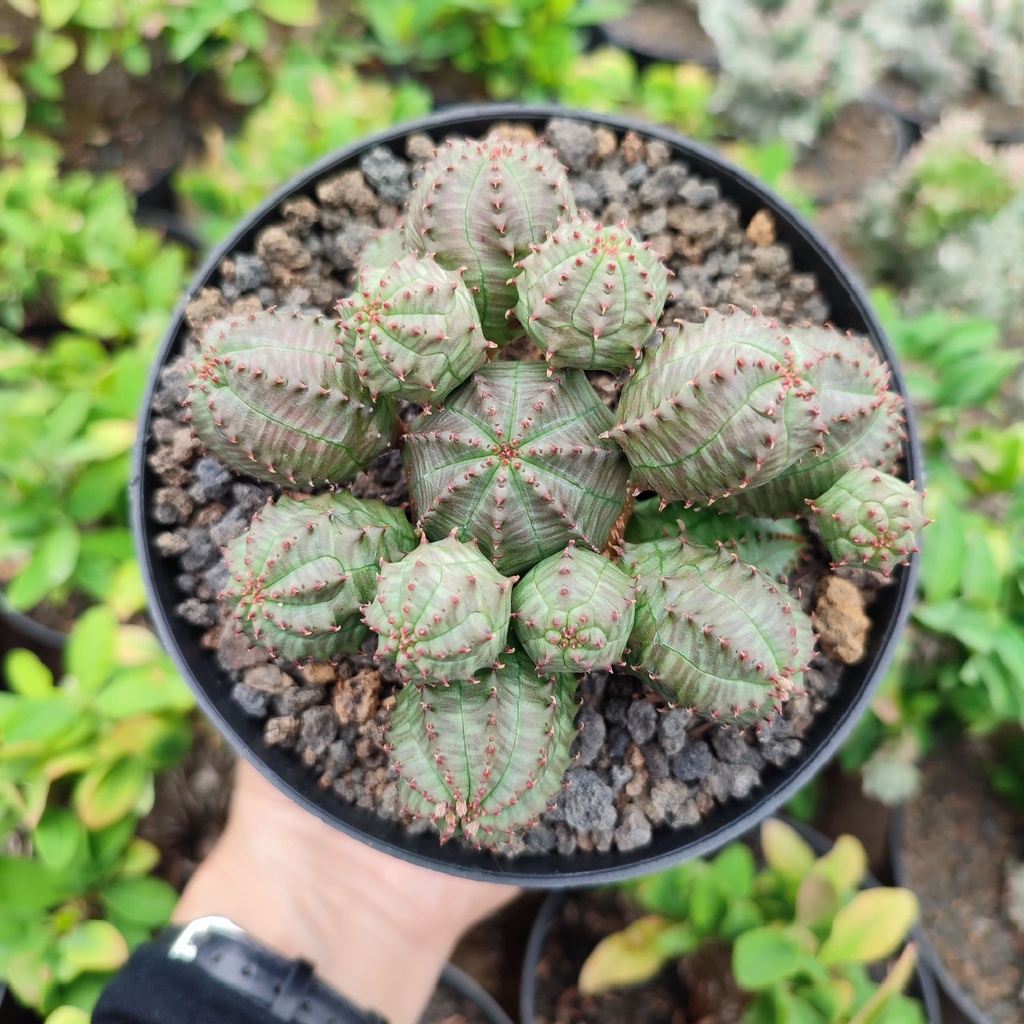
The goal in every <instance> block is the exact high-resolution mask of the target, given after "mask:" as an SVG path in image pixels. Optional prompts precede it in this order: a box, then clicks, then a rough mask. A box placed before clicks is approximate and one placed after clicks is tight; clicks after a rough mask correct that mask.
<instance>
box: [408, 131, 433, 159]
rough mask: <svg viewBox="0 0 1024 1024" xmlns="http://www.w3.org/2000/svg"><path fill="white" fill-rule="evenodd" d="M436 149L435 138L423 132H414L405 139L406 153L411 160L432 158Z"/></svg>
mask: <svg viewBox="0 0 1024 1024" xmlns="http://www.w3.org/2000/svg"><path fill="white" fill-rule="evenodd" d="M436 150H437V146H436V145H434V140H433V139H432V138H431V137H430V136H429V135H425V134H424V133H423V132H414V133H413V134H412V135H410V136H409V137H408V138H407V139H406V140H405V155H406V156H407V157H409V159H410V160H423V161H426V160H430V159H432V158H433V156H434V153H435V151H436Z"/></svg>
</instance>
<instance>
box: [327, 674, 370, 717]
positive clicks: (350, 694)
mask: <svg viewBox="0 0 1024 1024" xmlns="http://www.w3.org/2000/svg"><path fill="white" fill-rule="evenodd" d="M331 701H332V704H333V705H334V713H335V714H336V715H337V716H338V721H339V722H341V724H342V725H352V724H356V725H362V724H363V723H365V722H370V721H372V720H373V716H374V715H375V714H376V712H377V707H378V705H379V704H380V675H379V673H377V672H375V671H374V670H373V669H363V671H362V672H358V673H356V675H354V676H353V677H352V678H351V679H343V680H342V681H341V682H340V683H338V685H337V686H336V687H335V689H334V696H333V697H332V698H331Z"/></svg>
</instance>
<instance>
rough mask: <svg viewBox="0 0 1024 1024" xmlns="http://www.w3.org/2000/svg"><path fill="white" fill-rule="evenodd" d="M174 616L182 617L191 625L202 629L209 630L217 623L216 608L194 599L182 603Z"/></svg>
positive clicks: (175, 610)
mask: <svg viewBox="0 0 1024 1024" xmlns="http://www.w3.org/2000/svg"><path fill="white" fill-rule="evenodd" d="M174 614H175V615H180V616H181V617H182V618H183V619H184V620H185V621H186V622H187V623H188V624H189V625H191V626H199V628H200V629H209V628H210V627H211V626H212V625H214V624H215V623H216V621H217V616H216V614H215V609H214V606H213V605H211V604H207V603H206V602H205V601H199V600H197V599H196V598H194V597H190V598H189V599H188V600H187V601H182V602H181V604H179V605H178V606H177V607H176V608H175V609H174Z"/></svg>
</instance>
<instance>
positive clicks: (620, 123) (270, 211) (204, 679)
mask: <svg viewBox="0 0 1024 1024" xmlns="http://www.w3.org/2000/svg"><path fill="white" fill-rule="evenodd" d="M553 116H572V117H577V118H579V119H581V120H584V121H587V122H589V123H591V124H595V125H607V126H608V127H610V128H611V129H613V130H614V131H617V132H618V133H619V134H620V135H622V134H624V133H625V132H626V131H630V130H635V131H637V132H639V133H640V134H641V135H646V136H647V137H649V138H655V139H660V140H663V141H664V142H665V143H667V144H668V145H669V147H670V148H671V150H672V151H673V154H674V155H676V156H678V157H680V158H682V159H683V160H685V161H686V163H687V164H688V165H689V167H690V169H691V170H692V171H693V172H694V173H697V174H700V175H702V176H704V177H706V178H708V179H713V180H715V181H717V182H718V183H719V185H720V188H721V191H722V194H723V195H724V196H725V197H726V198H728V199H729V200H731V201H732V202H733V203H735V204H736V206H737V207H738V208H739V210H740V214H741V217H742V219H743V221H744V222H746V221H749V220H750V218H751V217H752V216H753V215H754V214H755V213H756V212H757V211H758V210H762V209H766V208H767V209H769V210H770V211H771V212H772V214H773V215H774V218H775V222H776V233H777V237H778V239H779V241H781V242H783V243H786V244H788V245H789V247H790V249H791V252H792V260H793V264H794V266H795V267H796V268H797V269H798V270H801V271H813V272H814V273H815V274H816V275H817V278H818V282H819V286H820V288H821V290H822V293H823V294H824V295H825V297H826V298H827V300H828V301H829V303H830V306H831V309H832V318H833V320H834V321H835V322H836V323H837V324H838V325H839V326H841V327H843V328H847V329H852V330H856V331H859V332H863V333H865V334H867V335H868V336H869V337H870V338H871V339H872V340H873V342H874V344H875V345H876V347H877V348H878V351H879V352H880V354H881V355H882V357H883V358H885V359H886V360H888V361H889V363H890V364H891V365H892V364H893V355H892V351H891V349H890V348H889V345H888V343H887V341H886V340H885V337H884V335H883V333H882V329H881V327H880V325H879V323H878V320H877V319H876V317H875V314H874V312H873V311H872V309H871V306H870V305H869V303H868V300H867V297H866V296H865V294H864V292H863V291H862V289H861V287H860V285H859V284H858V283H857V281H856V280H855V279H854V277H853V275H852V274H851V272H850V271H849V270H848V269H847V268H846V267H845V266H844V265H843V264H842V262H841V261H840V259H839V257H838V256H836V255H835V253H834V252H833V251H832V250H831V249H830V248H829V246H828V245H827V244H826V243H825V242H824V241H823V240H822V238H821V237H820V236H819V235H818V234H817V233H816V232H815V231H814V230H813V229H812V228H811V227H810V226H809V225H807V224H806V223H805V222H804V221H803V220H802V219H801V218H800V217H799V215H798V214H797V213H796V212H795V211H794V210H793V209H792V208H791V207H789V206H788V205H787V204H785V203H784V202H783V201H782V200H780V199H779V198H777V197H776V196H775V195H773V194H772V193H770V192H769V191H768V190H767V189H765V188H764V187H763V186H762V185H761V184H759V183H758V182H757V181H755V180H754V179H753V178H752V177H750V176H749V175H748V174H747V173H746V172H744V171H742V170H740V169H738V168H736V167H734V166H733V165H731V164H730V163H728V162H727V161H725V160H723V159H722V158H721V157H720V156H718V155H717V154H715V153H714V152H712V151H710V150H708V149H705V148H703V147H701V146H699V145H696V144H694V143H692V142H689V141H687V140H686V139H683V138H682V137H680V136H678V135H676V134H674V133H672V132H670V131H668V130H666V129H662V128H653V127H648V126H646V125H642V124H639V123H637V122H634V121H630V120H626V119H619V118H612V117H604V116H598V115H592V114H583V113H577V112H575V111H567V110H565V109H562V108H559V107H554V106H551V107H526V106H518V105H513V104H495V105H489V106H485V107H465V108H462V109H457V110H451V111H447V112H445V113H442V114H435V115H433V116H431V117H427V118H423V119H421V120H418V121H415V122H410V123H407V124H404V125H400V126H398V127H396V128H393V129H391V130H390V131H387V132H382V133H381V134H379V135H376V136H374V137H372V138H370V139H367V140H365V141H363V142H361V143H359V144H357V145H354V146H350V147H347V148H346V149H343V150H341V151H339V152H337V153H335V154H332V155H331V156H329V157H327V158H325V159H323V160H321V161H320V162H319V163H317V164H315V165H314V166H313V167H311V168H309V169H308V170H306V171H305V172H303V173H302V174H301V175H300V176H298V177H297V178H295V179H293V180H292V181H291V182H289V183H288V184H287V185H286V186H285V187H284V188H282V189H280V190H279V191H278V192H277V193H276V194H274V195H273V196H271V197H270V198H269V199H267V200H266V202H264V203H263V204H262V205H261V206H260V207H259V208H258V209H257V210H255V211H254V212H253V214H252V215H251V216H249V217H248V218H247V219H246V220H245V221H244V222H243V223H242V224H240V225H239V226H238V227H237V228H236V230H235V231H234V232H233V233H232V234H231V235H230V237H228V238H227V239H226V240H225V241H223V242H222V243H221V244H220V246H218V248H217V249H216V250H215V251H214V252H212V253H210V254H209V256H208V257H207V259H206V261H205V263H204V264H203V266H202V267H201V268H200V270H199V271H198V273H197V274H196V276H195V278H194V279H193V281H192V283H191V285H190V287H189V291H188V293H187V294H186V295H185V297H184V298H183V299H182V301H181V303H180V305H179V307H178V310H177V313H176V315H175V317H174V318H173V320H172V322H171V325H170V328H169V329H168V331H167V334H166V336H165V337H164V341H163V345H162V348H161V351H160V354H159V356H158V357H157V359H156V362H155V363H154V366H153V368H152V371H151V374H150V381H149V387H148V391H147V396H146V398H145V401H144V403H143V406H142V408H143V410H144V412H143V415H142V421H141V424H140V431H139V440H138V443H137V445H136V449H135V455H134V480H133V482H132V488H131V490H132V504H133V512H132V522H133V527H134V531H135V538H136V545H137V550H138V555H139V559H140V562H141V566H142V572H143V576H144V579H145V581H146V586H147V591H148V595H149V601H150V608H151V616H152V619H153V622H154V625H155V628H156V630H157V632H158V634H159V636H160V637H161V639H162V641H163V643H164V645H165V646H166V647H167V649H168V651H169V652H170V653H171V656H172V657H173V659H174V661H175V663H176V664H177V666H178V668H179V670H180V671H181V673H182V674H183V676H184V677H185V679H186V680H187V681H188V683H189V685H190V686H191V687H192V689H193V690H194V691H195V693H196V697H197V699H198V701H199V703H200V705H201V706H202V708H203V709H204V711H205V712H206V713H207V715H208V716H209V717H210V718H211V719H212V721H213V723H214V724H215V726H216V727H217V728H218V729H219V730H220V731H221V732H222V733H224V735H225V736H226V737H227V738H228V739H229V741H230V742H231V743H232V745H233V746H234V747H235V748H236V749H237V750H238V751H239V753H240V754H242V756H244V757H245V758H246V759H247V760H249V761H250V762H251V763H252V764H253V765H254V766H255V767H256V768H257V769H258V770H259V771H260V772H261V773H262V774H263V775H264V776H266V777H267V778H268V779H269V780H270V781H272V782H273V783H274V784H275V785H276V786H277V787H278V788H279V789H281V790H282V791H284V792H285V793H287V794H288V795H289V796H291V797H292V798H293V799H294V800H296V801H297V802H298V803H300V804H301V805H302V806H303V807H305V808H306V809H307V810H309V811H310V812H311V813H313V814H315V815H317V817H319V818H322V819H323V820H325V821H327V822H329V823H330V824H331V825H333V826H334V827H336V828H338V829H341V830H342V831H343V832H346V833H348V834H349V835H353V836H355V837H357V838H359V839H360V840H362V841H363V842H365V843H367V844H369V845H370V846H372V847H374V848H376V849H378V850H381V851H385V852H388V853H390V854H393V855H394V856H398V857H401V858H403V859H405V860H409V861H412V862H413V863H416V864H420V865H423V866H426V867H431V868H435V869H437V870H441V871H446V872H450V873H454V874H458V875H462V876H464V877H469V878H476V879H484V880H489V881H497V882H505V883H508V884H514V885H520V886H526V887H532V888H572V887H576V886H580V885H585V884H593V883H598V882H607V881H612V880H616V879H621V878H625V877H628V876H632V875H639V874H643V873H646V872H649V871H653V870H655V869H657V868H660V867H665V866H667V865H669V864H671V863H675V862H677V861H679V860H683V859H685V858H687V857H696V856H701V855H703V854H707V853H709V852H711V851H713V850H715V849H717V848H718V847H720V846H722V845H723V844H725V843H726V842H728V841H729V840H731V839H734V838H736V837H737V836H740V835H743V834H744V833H746V832H747V831H749V830H750V829H751V828H752V827H753V826H754V825H755V824H756V823H757V822H759V821H760V820H761V819H762V818H764V817H766V816H767V815H768V814H771V813H772V812H773V811H774V810H776V808H778V807H779V806H780V805H781V804H782V803H783V802H784V801H785V800H786V799H788V798H789V797H790V796H791V795H792V794H793V793H795V792H796V791H797V790H798V789H799V788H800V787H802V786H803V785H804V784H805V783H806V782H807V781H808V780H809V779H810V778H811V777H812V776H813V775H814V774H815V773H816V772H817V771H819V770H820V769H821V768H823V767H824V766H825V764H826V763H827V762H828V760H829V758H830V757H831V756H832V755H833V754H834V753H835V752H836V750H837V748H838V747H839V745H840V744H841V743H842V741H843V739H844V738H845V737H846V735H847V734H848V733H849V731H850V730H851V729H852V728H853V726H854V724H855V722H856V721H857V719H858V718H859V717H860V715H861V714H862V712H863V711H864V710H865V709H866V708H867V706H868V702H869V701H870V699H871V694H872V691H873V690H874V688H875V686H876V684H877V683H878V682H879V681H880V679H881V677H882V675H883V673H884V671H885V669H886V667H887V665H888V663H889V660H890V659H891V657H892V655H893V652H894V650H895V645H896V641H897V639H898V637H899V634H900V631H901V630H902V627H903V625H904V622H905V621H906V618H907V615H908V614H909V610H910V604H911V601H912V599H913V595H914V582H915V578H916V574H917V560H916V559H915V560H914V562H913V563H912V564H911V565H910V566H908V567H905V568H901V569H900V570H898V573H897V575H896V580H895V583H894V585H893V586H891V587H888V588H886V589H885V590H884V591H883V592H882V594H881V595H880V596H879V598H878V600H877V602H876V603H875V605H874V608H873V615H874V617H875V620H876V623H877V625H876V628H875V629H874V630H873V631H872V636H871V640H870V646H869V650H868V652H867V654H866V657H865V659H864V661H863V662H862V664H861V665H859V666H856V667H854V668H852V669H850V670H848V672H847V674H846V677H845V680H844V684H843V687H842V689H841V694H840V696H839V697H838V698H837V699H836V700H834V701H833V702H832V703H831V704H830V706H829V707H828V708H827V709H826V710H824V711H823V712H822V713H821V714H820V715H819V716H818V717H817V718H816V720H815V722H814V724H813V726H812V728H811V729H810V730H809V732H808V733H807V734H806V736H805V737H804V748H805V754H804V756H803V757H802V758H801V759H800V760H799V761H797V762H795V763H793V764H790V765H788V766H786V767H785V768H766V769H765V771H764V774H763V775H762V785H761V788H760V789H759V791H758V795H757V798H756V799H753V800H748V801H743V802H734V803H731V804H729V805H726V806H722V805H719V806H718V807H717V808H716V809H715V810H714V811H713V812H712V813H711V814H710V815H708V816H707V817H706V818H705V819H704V820H703V821H702V822H701V823H700V824H699V825H698V826H696V827H694V828H691V829H688V830H685V831H679V832H674V831H669V830H665V831H660V832H658V833H657V834H656V835H655V837H654V840H653V842H652V843H651V844H650V845H649V846H648V847H645V848H642V849H639V850H635V851H631V852H628V853H620V852H610V853H607V854H581V853H577V854H573V855H571V856H569V855H563V854H557V853H550V854H544V855H538V856H532V855H531V856H525V857H520V858H518V859H516V860H509V859H507V858H503V857H501V856H499V855H496V854H492V853H488V852H483V851H476V850H472V849H467V848H465V847H464V846H462V845H460V844H458V843H454V842H451V843H447V844H446V845H444V846H441V845H440V844H439V843H438V840H437V837H436V835H433V834H421V835H411V834H409V833H408V832H407V831H406V830H405V829H403V828H401V827H400V826H398V825H396V824H392V823H389V822H387V821H384V820H383V819H381V818H380V817H379V816H377V815H375V814H372V813H370V812H368V811H363V810H360V809H359V808H357V807H354V806H349V805H346V804H343V803H342V802H341V801H340V800H338V799H337V798H336V797H335V796H334V795H333V794H332V793H329V792H325V791H323V790H321V789H319V788H317V787H316V786H315V785H314V780H313V778H312V776H311V775H310V773H309V772H308V771H307V770H306V769H305V768H304V767H303V766H302V764H301V763H300V761H299V759H298V758H296V757H294V756H293V755H292V754H291V753H289V752H288V751H285V750H282V749H280V748H278V747H267V746H266V745H265V744H264V742H263V736H262V729H261V725H260V723H259V722H257V721H254V720H253V719H252V718H250V717H248V716H247V715H246V714H245V713H244V712H243V711H242V709H241V707H240V706H239V705H237V704H236V703H235V702H234V701H232V700H231V699H230V698H229V691H230V688H231V686H230V682H229V680H228V678H227V676H226V674H225V673H224V672H222V671H221V670H220V668H219V667H218V665H217V663H216V661H215V659H214V657H213V655H212V654H211V652H209V651H207V650H205V649H204V648H202V647H201V645H200V642H199V641H200V631H199V630H198V629H196V628H194V627H192V626H189V625H188V624H187V623H186V622H185V621H184V620H182V619H180V618H178V617H176V616H175V615H174V614H173V612H172V609H173V608H174V606H175V605H177V604H178V603H179V602H180V601H181V595H180V594H179V592H178V591H177V590H176V588H175V584H174V576H175V570H174V569H173V567H172V566H171V564H170V563H168V562H164V561H163V560H161V558H160V557H159V555H158V554H157V552H156V549H155V547H154V545H153V539H154V536H155V534H156V533H157V532H158V528H157V527H156V525H155V524H154V523H153V522H152V520H150V519H149V517H148V515H147V510H148V508H149V507H150V504H151V500H152V494H153V491H154V488H155V487H156V486H157V481H156V478H155V477H154V475H153V473H152V471H151V470H150V469H149V467H148V466H147V462H146V454H147V448H148V442H149V436H150V415H151V413H150V406H151V402H152V398H153V394H154V392H155V390H156V388H157V384H158V380H159V375H160V370H161V368H162V367H163V366H164V364H165V363H166V362H167V361H168V359H170V358H171V357H173V356H174V355H175V354H176V353H177V351H178V347H179V345H180V342H181V337H180V335H181V328H182V323H183V318H184V314H185V307H186V305H187V304H188V303H189V302H190V301H191V299H192V298H193V296H195V295H196V294H197V293H198V291H199V290H200V289H201V288H202V287H203V286H204V285H205V284H206V283H207V282H208V281H209V280H211V279H212V278H214V276H215V274H216V271H217V267H218V266H219V264H220V262H221V260H222V259H224V258H225V256H227V255H228V254H229V253H231V252H233V251H235V250H237V249H244V248H246V247H247V246H251V244H252V241H253V238H254V237H255V235H256V233H257V232H258V231H260V230H261V229H262V228H263V227H264V226H266V225H267V224H269V223H272V222H274V221H276V220H277V219H278V213H277V209H278V206H279V204H280V203H281V201H282V200H283V199H284V198H286V197H287V196H289V195H292V194H310V193H312V191H313V188H314V185H315V183H316V181H317V180H318V179H320V178H321V177H323V176H324V175H328V174H335V173H337V172H338V171H340V170H342V169H344V168H345V167H348V166H354V165H357V163H358V160H359V156H360V154H361V153H363V152H365V151H366V150H367V149H370V148H372V147H373V146H377V145H385V146H388V147H391V148H392V149H394V150H395V151H396V152H399V151H400V149H401V146H402V142H403V140H404V139H405V137H406V136H407V135H408V134H410V133H412V132H426V133H437V134H438V136H439V137H440V136H442V135H444V134H446V133H465V134H466V135H470V136H476V135H480V134H483V133H486V131H487V130H488V129H489V128H490V127H491V126H492V125H493V124H495V123H497V122H501V121H520V122H526V123H529V124H531V125H533V126H535V127H538V128H542V127H543V126H544V124H545V123H546V122H547V121H548V120H549V119H550V118H551V117H553ZM893 383H894V387H895V388H896V389H897V390H898V391H899V392H900V393H901V394H903V395H904V396H905V395H906V388H905V387H904V385H903V381H902V379H901V377H900V374H899V371H898V368H897V367H895V366H894V365H893ZM908 413H909V410H908ZM910 420H911V417H910V416H909V415H908V433H909V435H910V441H909V442H908V444H907V450H906V459H905V468H906V473H907V478H908V479H914V480H917V481H919V482H920V481H921V479H922V475H923V472H922V467H923V463H922V460H921V456H920V453H919V450H918V446H917V442H916V440H915V437H916V435H915V431H914V429H913V424H912V422H909V421H910Z"/></svg>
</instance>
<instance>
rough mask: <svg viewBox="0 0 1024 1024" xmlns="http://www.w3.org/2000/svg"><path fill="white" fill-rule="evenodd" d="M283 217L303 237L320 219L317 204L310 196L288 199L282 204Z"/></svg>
mask: <svg viewBox="0 0 1024 1024" xmlns="http://www.w3.org/2000/svg"><path fill="white" fill-rule="evenodd" d="M281 215H282V216H283V217H284V219H285V220H286V221H288V222H289V223H290V224H291V225H293V226H294V227H295V229H296V230H297V231H298V232H299V234H303V235H304V234H305V233H306V232H307V231H309V229H310V228H311V227H313V225H314V224H316V222H317V217H318V213H317V208H316V203H314V202H313V200H312V199H310V198H309V196H294V197H292V198H291V199H286V200H285V201H284V202H283V203H282V204H281Z"/></svg>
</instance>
